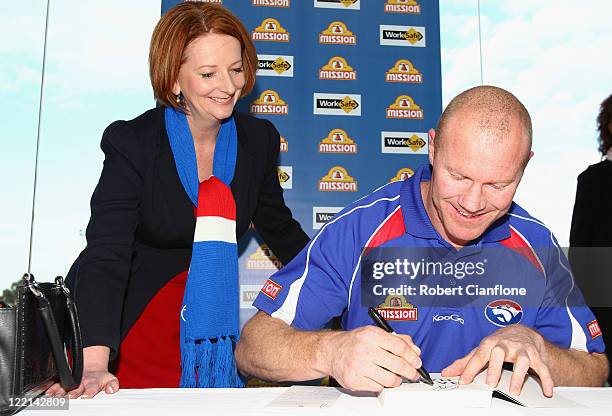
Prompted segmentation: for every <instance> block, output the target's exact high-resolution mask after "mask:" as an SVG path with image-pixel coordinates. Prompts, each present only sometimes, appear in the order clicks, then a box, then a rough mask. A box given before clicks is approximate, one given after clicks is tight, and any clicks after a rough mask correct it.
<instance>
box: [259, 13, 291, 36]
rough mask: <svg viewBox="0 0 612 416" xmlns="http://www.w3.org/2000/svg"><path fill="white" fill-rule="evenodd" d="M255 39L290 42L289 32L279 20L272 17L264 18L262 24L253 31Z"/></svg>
mask: <svg viewBox="0 0 612 416" xmlns="http://www.w3.org/2000/svg"><path fill="white" fill-rule="evenodd" d="M251 37H252V38H253V40H260V41H268V42H289V32H287V31H286V30H285V29H284V28H283V27H282V26H281V24H280V23H279V21H278V20H276V19H273V18H271V17H269V18H267V19H264V20H263V21H262V22H261V25H259V26H257V27H256V28H255V30H254V31H253V32H251Z"/></svg>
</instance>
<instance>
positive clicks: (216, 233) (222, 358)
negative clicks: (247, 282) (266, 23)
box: [165, 107, 244, 387]
mask: <svg viewBox="0 0 612 416" xmlns="http://www.w3.org/2000/svg"><path fill="white" fill-rule="evenodd" d="M165 119H166V130H167V132H168V138H169V139H170V147H171V148H172V153H173V155H174V161H175V164H176V169H177V171H178V175H179V178H180V180H181V183H182V184H183V187H184V188H185V192H186V193H187V195H189V198H190V199H191V202H192V203H193V204H194V205H195V206H196V207H197V210H196V216H197V218H196V228H195V234H194V238H193V249H192V252H191V264H190V266H189V273H188V275H187V284H186V286H185V294H184V296H183V306H182V310H181V315H180V323H181V367H182V375H181V384H180V386H181V387H243V386H244V383H243V382H242V380H241V379H240V377H239V376H238V371H237V369H236V364H235V361H234V345H235V343H236V342H238V335H239V332H240V330H239V317H238V311H239V303H238V297H239V293H238V247H237V244H236V203H235V201H234V197H233V196H232V191H231V189H230V183H231V181H232V179H233V177H234V169H235V167H236V151H237V134H236V123H235V122H234V118H233V117H230V118H228V119H227V120H224V121H223V123H222V124H221V128H220V130H219V134H218V136H217V141H216V143H215V154H214V157H213V174H212V176H210V177H209V178H208V179H206V180H204V181H203V182H202V183H200V182H199V180H198V168H197V161H196V154H195V148H194V144H193V137H192V135H191V131H190V130H189V124H188V123H187V117H186V116H185V114H184V113H182V112H180V111H177V110H175V109H173V108H171V107H167V108H166V110H165Z"/></svg>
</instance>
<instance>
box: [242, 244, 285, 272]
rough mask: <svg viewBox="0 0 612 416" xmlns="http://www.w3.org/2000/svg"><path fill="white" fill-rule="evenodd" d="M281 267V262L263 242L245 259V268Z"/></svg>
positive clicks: (273, 268) (266, 268) (272, 268)
mask: <svg viewBox="0 0 612 416" xmlns="http://www.w3.org/2000/svg"><path fill="white" fill-rule="evenodd" d="M281 267H283V263H281V261H280V260H279V259H278V257H276V256H275V255H274V253H272V250H270V248H269V247H268V246H267V245H266V244H265V243H264V244H261V245H260V246H258V247H257V248H256V249H255V252H254V253H253V254H251V255H250V256H249V257H248V259H247V261H246V268H247V269H249V270H278V269H280V268H281Z"/></svg>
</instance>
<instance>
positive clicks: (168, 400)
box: [20, 387, 612, 416]
mask: <svg viewBox="0 0 612 416" xmlns="http://www.w3.org/2000/svg"><path fill="white" fill-rule="evenodd" d="M322 388H323V387H322ZM286 389H287V387H272V388H270V387H261V388H245V389H125V390H120V391H119V392H117V393H115V394H113V395H107V394H104V393H100V394H99V395H98V396H96V397H95V398H93V399H77V400H72V401H70V410H69V411H68V412H61V411H42V410H28V409H26V410H25V411H23V412H22V413H20V414H23V415H31V416H42V415H43V414H49V415H51V416H53V415H55V416H61V415H62V414H69V415H70V416H79V415H83V416H122V415H126V416H151V415H170V414H172V415H203V416H204V415H206V416H211V415H213V416H215V415H222V416H232V415H241V416H243V415H265V416H274V415H283V416H284V415H314V416H317V415H321V416H323V415H330V416H335V415H362V416H366V415H367V416H377V415H381V416H382V415H385V416H388V412H385V411H384V409H382V408H381V407H379V404H378V400H377V399H376V398H372V397H350V396H346V395H344V396H342V397H341V398H340V399H338V401H336V403H335V404H334V406H333V407H330V408H324V409H318V408H281V407H267V405H268V404H269V403H270V402H271V401H272V400H274V399H275V398H276V397H278V396H279V395H281V394H282V393H283V392H284V391H285V390H286ZM555 392H556V393H557V392H560V393H562V394H563V395H564V396H566V397H567V398H570V399H571V400H574V401H576V402H578V403H581V404H584V405H585V406H587V408H579V409H528V408H525V407H520V406H515V405H512V404H510V403H507V402H503V401H500V400H496V399H494V400H493V407H492V408H490V409H477V408H472V409H453V411H452V414H453V416H461V415H466V416H467V415H470V416H479V415H483V416H485V415H486V416H488V415H495V416H505V415H509V416H514V415H551V416H552V415H554V416H563V415H571V416H576V415H580V416H582V415H606V416H609V415H611V414H612V388H574V387H572V388H570V387H562V388H557V389H555ZM446 413H448V411H445V412H444V414H446ZM406 414H407V415H431V416H433V415H437V414H442V412H436V411H435V404H432V407H430V408H428V409H415V408H412V409H406Z"/></svg>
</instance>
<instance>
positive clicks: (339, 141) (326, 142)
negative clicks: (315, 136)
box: [319, 129, 357, 154]
mask: <svg viewBox="0 0 612 416" xmlns="http://www.w3.org/2000/svg"><path fill="white" fill-rule="evenodd" d="M319 153H343V154H350V153H357V143H355V141H354V140H353V139H351V138H350V137H349V136H348V134H346V132H345V131H344V130H342V129H333V130H332V131H330V132H329V134H328V135H327V137H326V138H324V139H323V140H321V141H320V142H319Z"/></svg>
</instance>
